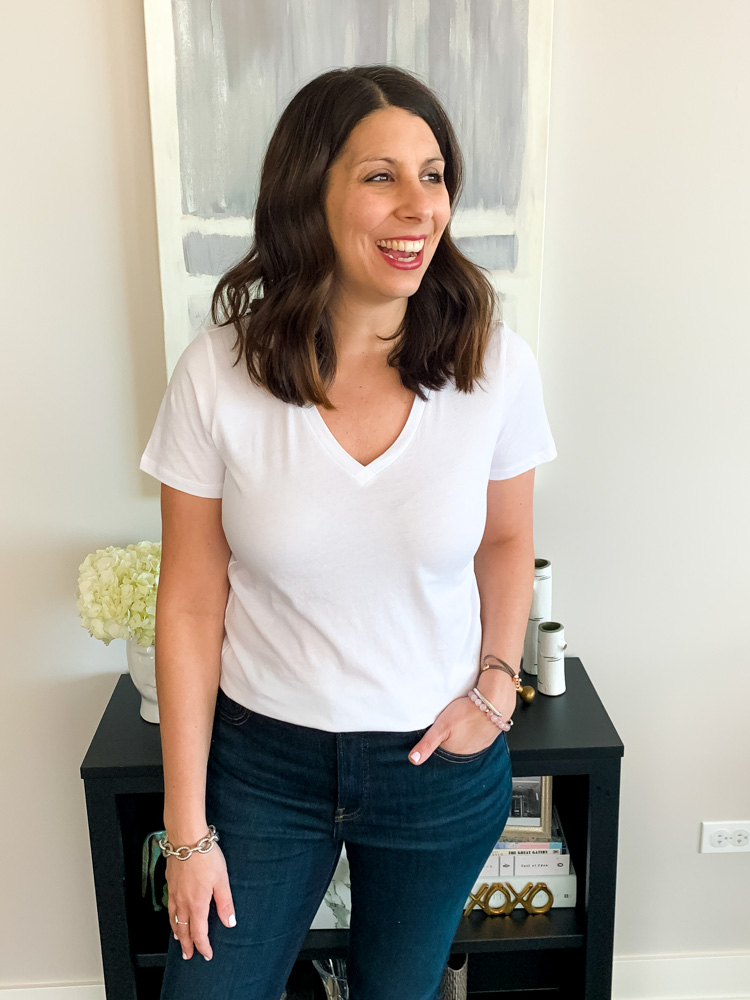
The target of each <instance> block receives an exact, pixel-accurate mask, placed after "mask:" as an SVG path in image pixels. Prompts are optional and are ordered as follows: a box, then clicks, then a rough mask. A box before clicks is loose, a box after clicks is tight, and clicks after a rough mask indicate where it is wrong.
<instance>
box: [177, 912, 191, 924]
mask: <svg viewBox="0 0 750 1000" xmlns="http://www.w3.org/2000/svg"><path fill="white" fill-rule="evenodd" d="M174 922H175V923H176V924H189V923H190V921H189V920H178V919H177V914H176V913H175V915H174Z"/></svg>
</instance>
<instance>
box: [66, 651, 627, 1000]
mask: <svg viewBox="0 0 750 1000" xmlns="http://www.w3.org/2000/svg"><path fill="white" fill-rule="evenodd" d="M565 669H566V682H567V691H566V693H565V694H564V695H560V696H558V697H555V698H549V697H545V696H544V695H537V697H536V698H535V699H534V701H533V702H532V703H531V704H525V703H523V702H521V703H519V706H518V708H517V710H516V713H515V716H514V721H515V725H514V727H513V729H512V730H511V732H510V733H509V734H508V745H509V747H510V753H511V760H512V766H513V775H514V777H523V776H530V775H538V774H543V775H547V774H549V775H552V777H553V782H552V800H553V803H554V805H555V806H556V808H557V811H558V814H559V816H560V821H561V823H562V826H563V830H564V832H565V836H566V839H567V841H568V845H569V849H570V853H571V859H572V862H573V866H574V868H575V871H576V877H577V880H578V881H577V890H578V891H577V902H576V906H575V907H570V908H560V909H552V910H550V911H548V912H547V913H544V914H527V913H526V912H525V911H524V910H521V909H516V910H514V911H513V912H512V913H511V914H509V915H507V916H497V917H488V916H486V915H485V914H484V913H482V912H481V911H480V910H474V911H472V913H470V914H469V915H468V916H467V917H464V918H463V919H462V920H461V921H460V923H459V926H458V928H457V931H456V935H455V937H454V940H453V945H452V948H451V951H452V953H454V954H461V953H468V954H469V956H470V957H469V966H468V969H469V977H468V978H469V992H470V994H474V995H475V996H476V997H477V1000H479V998H480V997H481V1000H501V998H503V1000H504V998H506V997H512V996H513V995H514V991H523V990H535V991H537V992H535V993H534V996H535V997H539V998H540V1000H541V998H542V997H546V996H550V997H553V996H554V997H558V998H570V1000H572V998H575V1000H582V998H583V1000H610V998H611V984H612V947H613V939H614V910H615V885H616V868H617V838H618V821H619V793H620V766H621V758H622V756H623V753H624V748H623V744H622V742H621V740H620V738H619V736H618V734H617V732H616V730H615V728H614V726H613V725H612V722H611V720H610V718H609V716H608V715H607V712H606V711H605V709H604V706H603V705H602V703H601V701H600V699H599V697H598V695H597V693H596V690H595V689H594V686H593V684H592V683H591V680H590V678H589V676H588V674H587V673H586V671H585V669H584V667H583V664H582V663H581V661H580V659H578V658H577V657H566V660H565ZM523 680H524V683H525V684H532V685H533V686H536V678H535V677H531V676H530V675H528V674H525V673H524V676H523ZM139 704H140V695H139V694H138V692H137V691H136V689H135V686H134V685H133V683H132V681H131V679H130V676H129V675H128V674H127V673H125V674H122V675H121V676H120V678H119V679H118V681H117V685H116V687H115V689H114V691H113V693H112V696H111V698H110V700H109V703H108V705H107V707H106V709H105V712H104V715H103V716H102V719H101V721H100V723H99V726H98V728H97V730H96V733H95V734H94V737H93V739H92V741H91V744H90V746H89V748H88V751H87V753H86V756H85V758H84V760H83V763H82V765H81V777H82V779H83V782H84V789H85V795H86V809H87V814H88V825H89V838H90V844H91V856H92V864H93V871H94V883H95V890H96V901H97V911H98V917H99V933H100V942H101V950H102V962H103V967H104V979H105V990H106V996H107V1000H151V998H158V996H159V990H160V987H161V977H162V974H163V966H164V963H165V959H166V948H167V943H168V941H169V934H170V933H171V929H170V927H169V922H168V914H167V911H166V909H163V910H160V911H158V912H155V911H154V910H153V908H152V903H151V896H150V892H149V894H147V896H146V898H145V899H144V898H143V897H142V896H141V849H142V844H143V839H144V838H145V836H146V835H147V834H148V833H150V832H152V831H153V830H158V829H161V827H162V815H163V805H164V783H163V772H162V759H161V741H160V734H159V727H158V725H153V724H151V723H148V722H145V721H144V720H143V719H141V717H140V714H139V711H138V708H139ZM159 864H161V865H163V861H160V862H159ZM159 902H160V900H159ZM347 939H348V931H346V930H311V931H310V932H309V933H308V935H307V938H306V939H305V942H304V944H303V946H302V950H301V951H300V954H299V956H298V960H297V963H296V964H295V967H294V970H293V972H292V976H291V977H290V980H289V989H290V991H291V990H292V989H294V990H295V991H299V992H300V993H302V994H304V993H307V994H308V995H309V996H313V995H316V996H318V997H319V996H321V995H322V994H321V992H320V982H319V979H318V978H317V974H316V973H315V972H314V969H313V967H312V964H311V959H313V958H323V957H325V956H330V957H344V956H345V954H346V945H347ZM531 953H533V955H532V954H531ZM515 995H518V992H516V994H515Z"/></svg>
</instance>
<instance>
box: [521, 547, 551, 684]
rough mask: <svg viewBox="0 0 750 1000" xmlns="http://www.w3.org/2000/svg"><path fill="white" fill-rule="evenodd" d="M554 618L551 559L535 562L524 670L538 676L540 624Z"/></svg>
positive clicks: (524, 645) (524, 649)
mask: <svg viewBox="0 0 750 1000" xmlns="http://www.w3.org/2000/svg"><path fill="white" fill-rule="evenodd" d="M551 617H552V563H551V562H550V561H549V559H535V560H534V592H533V594H532V595H531V608H530V609H529V621H528V624H527V625H526V638H525V640H524V644H523V669H524V670H525V671H526V673H527V674H531V675H532V676H534V677H535V676H536V675H537V639H538V632H537V630H538V628H539V623H540V622H546V621H549V620H550V618H551Z"/></svg>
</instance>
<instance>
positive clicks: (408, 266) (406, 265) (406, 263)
mask: <svg viewBox="0 0 750 1000" xmlns="http://www.w3.org/2000/svg"><path fill="white" fill-rule="evenodd" d="M375 246H376V248H377V250H378V253H379V254H380V256H381V257H382V258H383V260H384V261H385V262H386V264H390V265H391V267H395V268H396V270H397V271H414V270H415V269H416V268H418V267H421V266H422V261H423V259H424V247H422V249H421V250H420V251H419V253H418V254H417V256H416V257H415V258H414V259H413V260H397V259H396V258H395V257H389V256H388V254H389V251H388V250H386V248H385V247H381V246H378V245H377V243H376V244H375Z"/></svg>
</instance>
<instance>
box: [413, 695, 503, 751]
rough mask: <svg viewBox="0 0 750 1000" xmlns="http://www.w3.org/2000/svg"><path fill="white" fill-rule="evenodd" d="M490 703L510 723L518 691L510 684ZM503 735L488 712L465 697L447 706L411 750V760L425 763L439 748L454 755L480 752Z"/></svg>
mask: <svg viewBox="0 0 750 1000" xmlns="http://www.w3.org/2000/svg"><path fill="white" fill-rule="evenodd" d="M491 701H492V704H493V705H495V707H496V708H497V709H498V710H499V711H500V712H501V713H502V717H503V720H504V721H506V722H507V721H508V720H509V719H510V717H511V715H512V714H513V710H514V709H515V707H516V691H515V688H513V687H511V685H510V684H508V685H507V691H505V690H504V691H503V693H502V696H496V697H494V698H492V699H491ZM501 732H502V731H501V730H500V729H498V727H497V726H496V725H495V724H494V722H490V720H489V718H488V717H487V713H486V712H482V711H481V710H480V709H479V708H477V706H476V705H475V704H474V703H473V702H472V701H470V700H469V698H467V697H466V695H464V696H463V697H461V698H456V699H455V700H454V701H451V702H449V704H448V705H446V707H445V708H444V709H443V711H442V712H441V713H440V715H438V717H437V719H435V721H434V722H433V724H432V725H431V726H430V728H429V729H428V730H427V732H426V733H425V734H424V736H423V737H422V739H421V740H420V741H419V743H417V744H416V746H414V747H413V748H412V749H411V750H410V751H409V760H410V761H411V762H412V763H413V764H424V762H425V761H426V760H427V758H428V757H430V756H431V754H432V753H433V751H434V750H435V748H436V747H439V746H442V747H444V748H445V749H446V750H450V751H451V752H452V753H459V754H461V753H465V754H471V753H478V752H479V751H480V750H484V749H486V748H487V747H488V746H490V745H491V744H492V743H494V742H495V740H496V739H497V738H498V737H499V736H500V735H501ZM415 755H418V756H415Z"/></svg>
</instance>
